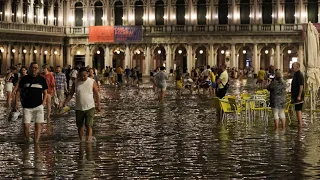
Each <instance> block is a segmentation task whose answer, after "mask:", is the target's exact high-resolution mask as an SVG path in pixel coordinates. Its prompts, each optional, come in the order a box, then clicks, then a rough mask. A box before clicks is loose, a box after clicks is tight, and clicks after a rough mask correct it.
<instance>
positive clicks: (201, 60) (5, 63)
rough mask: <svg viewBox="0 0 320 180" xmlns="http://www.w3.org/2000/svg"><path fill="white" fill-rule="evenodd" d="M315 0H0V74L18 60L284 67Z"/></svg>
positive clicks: (299, 57) (145, 66)
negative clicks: (109, 34)
mask: <svg viewBox="0 0 320 180" xmlns="http://www.w3.org/2000/svg"><path fill="white" fill-rule="evenodd" d="M319 11H320V1H319V2H318V0H0V32H1V33H0V65H1V67H0V70H1V74H4V73H6V70H7V69H8V68H9V67H11V66H14V65H16V64H18V63H22V64H23V65H28V64H29V63H31V62H33V61H36V62H38V63H39V64H40V65H42V64H49V65H52V66H56V65H61V66H65V65H71V66H78V65H81V66H87V65H89V66H91V67H95V68H97V69H99V70H101V69H102V68H103V67H105V66H113V67H117V66H122V67H123V68H125V67H126V66H129V67H135V66H139V68H140V69H141V71H142V73H143V74H144V75H149V72H150V70H152V69H155V68H156V67H159V66H161V65H164V66H166V68H167V70H169V69H170V68H175V67H178V66H180V67H182V68H187V69H188V70H191V68H192V67H197V66H201V65H218V64H221V63H226V64H227V65H228V66H229V67H231V68H232V67H235V68H237V69H244V68H245V67H252V68H253V69H254V70H255V72H257V71H258V70H259V69H260V67H262V68H267V67H269V66H270V65H274V66H275V68H277V69H281V70H282V71H283V72H288V71H289V68H290V65H291V64H292V63H293V62H295V61H298V62H301V63H302V62H303V56H304V44H303V42H304V41H303V38H304V35H303V31H304V27H305V24H306V23H307V22H312V23H318V22H319V21H320V18H319ZM90 26H141V27H142V30H143V38H142V40H141V41H139V42H123V43H94V42H93V43H89V42H88V36H89V27H90Z"/></svg>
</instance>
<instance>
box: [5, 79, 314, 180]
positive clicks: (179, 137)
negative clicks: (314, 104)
mask: <svg viewBox="0 0 320 180" xmlns="http://www.w3.org/2000/svg"><path fill="white" fill-rule="evenodd" d="M253 85H254V81H253V80H251V81H250V80H249V81H246V80H245V81H241V82H240V81H233V82H231V90H230V93H231V94H239V93H240V92H242V91H248V92H253V90H254V88H253ZM150 87H151V85H150V83H144V84H143V85H142V86H141V89H139V90H138V89H137V88H136V87H122V88H120V89H116V88H104V89H103V90H102V94H101V96H102V99H103V100H102V109H103V110H102V112H101V114H100V115H99V116H97V117H96V119H95V125H94V134H95V136H96V138H97V142H95V143H92V144H89V143H80V142H79V140H78V137H77V131H76V126H75V116H74V111H73V110H71V112H70V113H69V114H67V115H63V116H60V117H53V118H52V122H53V124H52V127H48V126H45V129H44V132H43V134H42V137H41V142H40V143H39V144H37V145H34V144H24V143H23V132H22V128H21V119H19V120H17V121H16V122H9V123H8V122H7V119H6V117H5V113H2V114H1V116H0V118H1V121H0V129H1V130H0V134H1V136H0V144H1V145H0V148H1V149H0V179H5V178H8V179H19V178H20V179H21V178H22V179H94V178H96V179H122V178H124V179H142V178H143V179H151V178H156V179H173V178H177V179H229V178H236V179H237V178H239V179H240V178H248V179H270V178H274V179H305V178H311V179H316V178H318V177H319V171H320V167H319V160H320V155H319V154H320V153H318V152H319V144H320V142H319V138H318V137H319V136H320V131H319V127H320V125H319V123H318V121H317V120H315V122H314V123H313V124H311V122H310V116H309V115H308V114H304V128H303V129H302V131H301V132H299V131H298V128H296V127H297V123H296V120H295V118H294V117H293V118H292V119H293V120H292V124H291V125H289V126H288V128H287V130H286V131H285V132H284V131H278V132H276V131H275V130H274V129H273V122H272V121H273V120H272V119H271V118H269V124H268V125H267V126H266V125H265V123H264V122H263V121H262V120H258V119H257V120H255V121H254V122H252V123H251V124H246V123H245V120H242V121H240V120H239V121H235V120H234V118H233V116H229V119H228V121H227V122H226V123H221V122H220V121H218V120H217V119H216V112H215V109H214V108H213V107H212V100H210V99H208V98H207V95H196V94H194V95H188V91H186V92H185V93H186V95H182V97H177V96H176V94H175V91H174V89H173V85H171V87H169V88H168V89H169V90H168V95H167V97H166V99H165V101H166V102H165V104H164V105H160V104H158V102H157V101H155V97H156V96H155V95H154V93H153V92H152V89H151V88H150ZM73 103H74V102H73ZM4 104H5V102H4V101H1V104H0V110H1V111H2V112H4V111H5V108H4ZM71 104H72V103H71ZM71 106H72V105H71ZM316 119H319V116H318V117H317V118H316Z"/></svg>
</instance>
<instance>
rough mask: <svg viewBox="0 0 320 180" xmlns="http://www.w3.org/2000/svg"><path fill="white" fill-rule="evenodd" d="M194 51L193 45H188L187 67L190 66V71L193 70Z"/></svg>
mask: <svg viewBox="0 0 320 180" xmlns="http://www.w3.org/2000/svg"><path fill="white" fill-rule="evenodd" d="M192 58H193V52H192V45H188V46H187V68H188V72H190V71H191V69H192V63H191V62H192V61H193V59H192Z"/></svg>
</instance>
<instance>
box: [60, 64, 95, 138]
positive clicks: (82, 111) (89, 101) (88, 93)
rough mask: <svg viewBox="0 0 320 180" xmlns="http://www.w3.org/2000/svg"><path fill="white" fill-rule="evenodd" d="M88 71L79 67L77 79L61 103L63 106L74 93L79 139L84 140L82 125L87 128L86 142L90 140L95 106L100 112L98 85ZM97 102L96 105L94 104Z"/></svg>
mask: <svg viewBox="0 0 320 180" xmlns="http://www.w3.org/2000/svg"><path fill="white" fill-rule="evenodd" d="M88 75H89V73H88V72H87V70H86V68H81V69H80V71H79V79H77V80H76V81H75V82H74V83H73V84H72V88H71V91H70V93H69V95H68V97H67V99H66V100H65V102H64V103H63V105H62V106H65V105H66V104H67V103H68V102H69V101H70V100H71V99H72V96H73V94H74V93H76V108H75V109H76V123H77V127H78V134H79V138H80V140H81V141H84V140H85V139H83V137H84V125H85V126H86V129H87V139H86V140H87V142H92V126H93V118H94V113H95V107H97V110H98V112H100V110H101V107H100V98H99V89H98V85H97V83H96V82H95V80H94V79H92V78H89V77H88ZM95 103H96V104H97V106H96V105H95Z"/></svg>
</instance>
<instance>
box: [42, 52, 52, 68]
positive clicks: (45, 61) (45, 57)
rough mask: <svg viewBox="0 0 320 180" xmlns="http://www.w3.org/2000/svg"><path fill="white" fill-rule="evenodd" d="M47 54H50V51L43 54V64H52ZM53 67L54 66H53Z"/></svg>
mask: <svg viewBox="0 0 320 180" xmlns="http://www.w3.org/2000/svg"><path fill="white" fill-rule="evenodd" d="M47 54H48V51H47V50H44V51H43V52H42V56H43V58H42V59H43V64H50V62H48V61H47ZM51 65H52V64H51Z"/></svg>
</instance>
